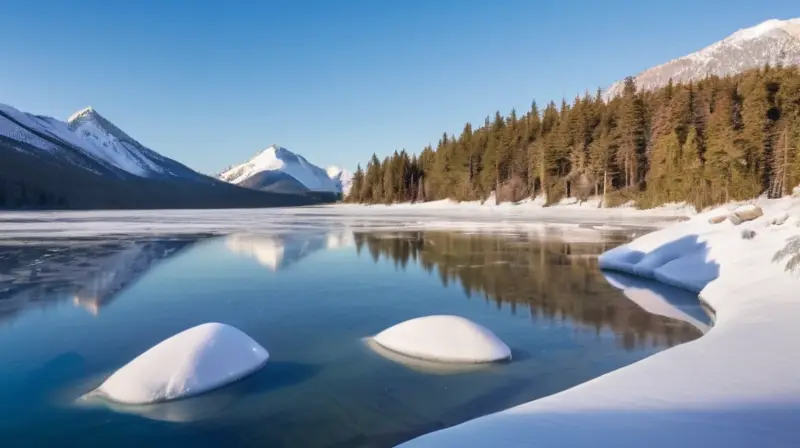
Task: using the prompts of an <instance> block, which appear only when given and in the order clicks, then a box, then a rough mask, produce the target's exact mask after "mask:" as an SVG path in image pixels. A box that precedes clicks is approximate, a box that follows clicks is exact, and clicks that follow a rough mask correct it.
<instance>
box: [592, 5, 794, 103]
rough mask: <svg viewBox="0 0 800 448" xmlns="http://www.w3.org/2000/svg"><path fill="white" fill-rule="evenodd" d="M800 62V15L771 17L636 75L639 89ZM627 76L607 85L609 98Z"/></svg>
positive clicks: (611, 97)
mask: <svg viewBox="0 0 800 448" xmlns="http://www.w3.org/2000/svg"><path fill="white" fill-rule="evenodd" d="M767 64H769V65H785V66H794V65H800V18H793V19H786V20H780V19H770V20H766V21H764V22H762V23H759V24H758V25H755V26H753V27H750V28H742V29H740V30H738V31H736V32H734V33H733V34H731V35H729V36H727V37H725V38H724V39H722V40H720V41H717V42H714V43H712V44H711V45H707V46H706V47H703V48H702V49H700V50H698V51H695V52H693V53H690V54H687V55H685V56H681V57H678V58H675V59H672V60H670V61H667V62H665V63H663V64H659V65H656V66H654V67H651V68H648V69H646V70H644V71H642V72H640V73H638V74H637V75H635V76H634V80H635V81H636V86H637V88H639V89H640V90H646V91H649V90H653V89H656V88H658V87H663V86H665V85H666V84H667V83H668V82H669V81H670V79H671V80H672V81H673V82H674V83H688V82H695V81H699V80H701V79H704V78H707V77H709V76H720V77H723V76H727V75H732V74H736V73H741V72H743V71H745V70H748V69H752V68H758V67H763V66H765V65H767ZM624 82H625V81H624V80H620V81H617V82H615V83H613V84H612V85H611V86H609V87H608V89H606V91H605V92H604V93H603V97H604V99H606V100H610V99H613V98H615V97H617V96H619V95H620V94H621V93H622V91H623V89H624Z"/></svg>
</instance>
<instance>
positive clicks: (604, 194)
mask: <svg viewBox="0 0 800 448" xmlns="http://www.w3.org/2000/svg"><path fill="white" fill-rule="evenodd" d="M607 185H608V170H607V169H606V170H603V208H606V207H607V205H606V188H607Z"/></svg>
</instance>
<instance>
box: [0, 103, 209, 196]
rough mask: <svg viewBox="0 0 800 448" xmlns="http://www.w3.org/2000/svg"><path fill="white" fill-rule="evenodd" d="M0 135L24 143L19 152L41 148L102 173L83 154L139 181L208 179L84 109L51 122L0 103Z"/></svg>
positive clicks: (98, 115)
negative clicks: (142, 178) (154, 178)
mask: <svg viewBox="0 0 800 448" xmlns="http://www.w3.org/2000/svg"><path fill="white" fill-rule="evenodd" d="M0 136H4V137H8V138H9V139H12V140H15V141H18V142H21V143H24V144H26V145H29V146H32V147H33V148H30V147H22V146H24V145H18V146H17V149H19V150H23V151H30V150H31V149H33V150H35V149H40V150H43V151H46V152H48V153H50V154H49V156H60V157H59V158H60V159H61V160H62V161H66V162H69V163H72V164H74V165H76V166H79V167H81V168H83V169H86V170H89V171H92V172H94V173H96V174H100V172H98V171H97V170H96V169H93V168H92V167H90V166H88V164H87V163H86V161H87V160H86V159H85V158H83V157H82V156H76V154H82V155H83V156H85V157H88V158H89V159H91V160H93V161H94V162H96V163H98V164H99V165H101V166H103V167H106V168H108V169H109V171H110V172H116V173H118V174H123V172H124V173H129V174H133V175H135V176H139V177H151V178H152V177H159V178H182V179H185V180H194V181H203V180H208V179H207V178H205V177H204V176H202V175H200V174H198V173H196V172H194V171H192V170H191V169H190V168H187V167H185V166H183V165H181V164H180V163H177V162H175V161H173V160H171V159H169V158H167V157H164V156H162V155H161V154H158V153H157V152H155V151H153V150H151V149H149V148H147V147H145V146H143V145H141V144H140V143H139V142H137V141H136V140H134V139H133V138H131V137H130V136H129V135H127V134H125V133H124V132H123V131H122V130H120V129H119V128H118V127H116V126H115V125H114V124H113V123H111V122H110V121H108V120H106V119H105V118H104V117H102V116H101V115H100V114H99V113H97V111H95V110H94V109H93V108H91V107H88V108H85V109H83V110H80V111H78V112H76V113H75V114H73V115H72V116H71V117H70V118H69V120H68V122H63V121H60V120H57V119H55V118H52V117H46V116H40V115H33V114H29V113H26V112H22V111H20V110H18V109H16V108H14V107H12V106H9V105H5V104H0Z"/></svg>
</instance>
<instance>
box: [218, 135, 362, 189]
mask: <svg viewBox="0 0 800 448" xmlns="http://www.w3.org/2000/svg"><path fill="white" fill-rule="evenodd" d="M217 177H218V178H219V179H220V180H223V181H225V182H230V183H232V184H235V185H239V186H242V187H247V188H253V189H256V190H262V191H269V192H274V193H292V194H296V193H303V192H316V193H333V194H337V195H338V194H347V193H348V192H349V191H350V183H351V182H352V177H353V176H352V174H350V173H349V172H348V171H345V170H342V169H341V168H339V167H336V166H332V167H329V168H328V169H327V170H323V169H322V168H320V167H318V166H316V165H314V164H313V163H311V162H309V161H308V160H306V158H305V157H303V156H301V155H299V154H296V153H294V152H292V151H289V150H288V149H286V148H284V147H282V146H278V145H272V146H270V147H269V148H267V149H265V150H263V151H260V152H259V153H258V154H256V155H255V156H253V157H251V158H250V159H249V160H247V161H246V162H244V163H242V164H240V165H236V166H233V167H230V168H227V169H226V170H225V171H223V172H222V173H220V174H219V175H218V176H217Z"/></svg>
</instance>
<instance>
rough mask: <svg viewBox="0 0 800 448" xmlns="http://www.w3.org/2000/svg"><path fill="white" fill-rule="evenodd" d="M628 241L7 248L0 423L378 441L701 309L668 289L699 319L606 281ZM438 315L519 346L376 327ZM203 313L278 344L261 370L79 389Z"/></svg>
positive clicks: (141, 438) (664, 331)
mask: <svg viewBox="0 0 800 448" xmlns="http://www.w3.org/2000/svg"><path fill="white" fill-rule="evenodd" d="M625 238H626V237H625V236H624V235H618V236H614V235H611V236H609V238H608V240H607V241H606V242H604V243H602V244H598V243H572V244H570V243H566V242H563V241H561V240H541V239H534V238H532V237H525V236H519V235H518V236H513V235H512V236H509V235H506V236H490V235H474V234H473V235H469V234H459V233H445V232H407V233H397V232H393V233H387V232H383V233H355V234H354V233H352V232H346V231H335V232H324V231H307V232H286V233H280V234H267V235H259V234H237V235H231V236H227V237H207V236H202V235H197V236H181V237H175V238H163V237H162V238H159V239H149V240H137V241H128V240H124V239H115V240H105V241H102V240H93V239H86V240H81V241H76V240H71V241H63V242H59V241H48V242H47V243H44V242H42V243H40V244H37V243H36V242H32V243H31V244H26V245H24V246H20V245H17V246H7V247H0V440H2V446H3V447H12V446H26V447H27V446H92V447H94V446H115V447H123V446H137V447H141V446H148V447H154V446H192V447H200V446H226V447H234V446H261V447H264V446H270V447H283V446H287V447H288V446H291V447H317V446H319V447H362V446H364V447H383V446H392V445H394V444H396V443H399V442H402V441H405V440H408V439H410V438H413V437H415V436H418V435H420V434H423V433H426V432H430V431H433V430H436V429H440V428H443V427H446V426H451V425H455V424H458V423H460V422H463V421H466V420H468V419H471V418H474V417H478V416H481V415H485V414H488V413H491V412H494V411H498V410H501V409H504V408H507V407H510V406H514V405H517V404H521V403H523V402H526V401H530V400H532V399H536V398H538V397H542V396H546V395H550V394H553V393H555V392H558V391H561V390H564V389H566V388H569V387H571V386H574V385H576V384H579V383H582V382H585V381H587V380H589V379H591V378H594V377H597V376H600V375H602V374H604V373H607V372H609V371H612V370H615V369H617V368H620V367H622V366H625V365H627V364H630V363H633V362H636V361H637V360H640V359H642V358H645V357H647V356H650V355H652V354H654V353H656V352H659V351H661V350H664V349H666V348H669V347H670V346H674V345H676V344H680V343H683V342H687V341H690V340H692V339H695V338H698V337H700V336H701V334H702V331H701V329H702V328H704V325H708V323H709V322H708V317H707V316H706V315H705V314H703V312H702V310H700V307H699V303H697V300H696V298H694V297H687V295H686V294H685V293H681V292H680V291H676V290H670V291H667V293H666V295H667V296H669V297H671V298H674V299H675V300H676V301H677V302H681V303H682V304H683V305H682V306H683V309H685V310H688V312H689V314H692V315H694V316H697V317H696V319H697V321H698V322H700V323H698V322H692V323H687V322H689V321H691V319H690V320H689V321H687V322H684V321H679V320H673V319H669V318H666V317H662V316H658V315H653V314H649V313H648V312H646V311H645V310H644V309H642V308H641V307H640V306H638V305H637V304H636V303H634V302H633V301H631V300H630V299H628V298H627V297H626V296H625V295H624V294H623V292H622V291H621V290H619V289H617V288H615V287H614V286H612V285H611V284H610V283H609V281H607V280H606V278H605V277H604V275H603V273H601V272H600V271H599V270H598V268H597V259H596V255H597V254H599V253H600V252H602V251H604V250H607V249H609V248H611V247H613V246H614V245H616V244H619V243H621V242H624V240H625ZM615 284H618V282H615ZM638 288H639V290H642V288H645V289H646V286H645V287H643V286H642V285H638ZM661 294H662V295H664V288H663V287H662V288H661ZM431 314H457V315H460V316H464V317H467V318H469V319H472V320H474V321H476V322H478V323H480V324H482V325H484V326H486V327H487V328H489V329H491V330H492V331H494V332H495V333H496V334H497V335H498V336H499V337H500V338H501V339H502V340H503V341H504V342H506V344H507V345H508V346H509V347H511V349H512V353H513V361H512V362H510V363H507V364H498V365H493V366H488V367H483V368H477V369H466V370H463V371H458V370H456V371H453V370H446V369H445V370H443V369H437V368H436V366H430V365H424V364H422V365H421V364H419V363H415V362H413V361H411V360H407V359H404V358H403V357H400V356H392V357H388V358H387V357H386V356H384V355H381V354H378V353H376V352H374V351H373V350H372V349H371V348H370V346H369V344H367V343H366V342H365V338H367V337H369V336H371V335H374V334H376V333H378V332H379V331H381V330H383V329H385V328H387V327H389V326H391V325H394V324H396V323H399V322H402V321H404V320H406V319H411V318H414V317H419V316H424V315H431ZM211 321H215V322H222V323H226V324H230V325H233V326H235V327H237V328H239V329H241V330H242V331H244V332H246V333H247V334H249V335H250V336H251V337H252V338H253V339H255V340H256V341H258V342H259V343H260V344H261V345H263V346H264V347H265V348H267V350H269V352H270V355H271V356H270V360H269V362H268V363H267V365H266V367H265V368H264V369H263V370H261V371H260V372H258V373H256V374H255V375H253V376H251V377H249V378H247V379H246V380H244V381H241V382H239V383H237V384H235V385H232V386H229V387H226V388H223V389H221V390H218V391H215V392H212V393H209V394H206V395H202V396H199V397H196V398H191V399H186V400H180V401H176V402H172V403H164V404H159V405H151V406H134V407H131V406H127V407H126V406H119V405H114V404H111V403H87V402H85V401H84V400H80V399H79V398H80V397H81V396H82V395H83V394H84V393H86V392H88V391H90V390H91V389H93V388H94V387H96V386H98V385H99V384H100V383H101V382H102V381H103V380H104V379H105V378H106V377H107V376H108V375H109V374H110V373H111V372H113V371H114V370H115V369H117V368H119V367H121V366H122V365H124V364H125V363H127V362H128V361H129V360H131V359H133V358H134V357H136V356H137V355H138V354H140V353H141V352H143V351H145V350H146V349H148V348H149V347H151V346H153V345H154V344H157V343H158V342H160V341H161V340H163V339H165V338H167V337H169V336H171V335H173V334H175V333H178V332H180V331H182V330H184V329H187V328H189V327H192V326H194V325H198V324H201V323H204V322H211Z"/></svg>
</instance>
